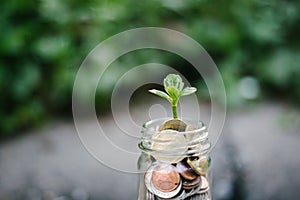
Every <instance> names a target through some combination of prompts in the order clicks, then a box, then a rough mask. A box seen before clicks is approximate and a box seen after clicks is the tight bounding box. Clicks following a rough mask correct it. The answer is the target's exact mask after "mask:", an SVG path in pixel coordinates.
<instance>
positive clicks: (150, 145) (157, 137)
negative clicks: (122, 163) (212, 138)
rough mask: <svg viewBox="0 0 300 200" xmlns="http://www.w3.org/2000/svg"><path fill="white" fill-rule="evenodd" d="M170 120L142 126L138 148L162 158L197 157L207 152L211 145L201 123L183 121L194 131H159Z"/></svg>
mask: <svg viewBox="0 0 300 200" xmlns="http://www.w3.org/2000/svg"><path fill="white" fill-rule="evenodd" d="M167 120H170V118H160V119H155V120H151V121H148V122H146V123H145V124H143V129H142V137H141V142H140V143H139V148H140V149H141V150H142V151H144V152H146V153H150V154H155V155H157V154H159V155H164V156H174V157H175V156H180V155H186V156H198V155H200V154H205V153H207V152H208V151H209V149H210V147H211V144H210V142H209V141H208V131H207V128H206V126H205V125H204V123H203V122H201V121H195V120H190V119H183V121H184V122H185V123H187V124H190V125H193V127H194V130H188V131H176V130H167V131H166V130H163V131H162V130H159V127H160V125H161V124H162V123H164V122H165V121H167Z"/></svg>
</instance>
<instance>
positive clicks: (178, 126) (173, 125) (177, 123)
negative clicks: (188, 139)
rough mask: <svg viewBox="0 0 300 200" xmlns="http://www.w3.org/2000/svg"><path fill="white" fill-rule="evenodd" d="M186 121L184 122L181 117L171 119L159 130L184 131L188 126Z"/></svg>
mask: <svg viewBox="0 0 300 200" xmlns="http://www.w3.org/2000/svg"><path fill="white" fill-rule="evenodd" d="M186 126H187V125H186V123H184V122H183V121H181V120H179V119H171V120H168V121H165V122H164V123H163V124H162V125H161V126H160V127H159V130H160V131H162V130H168V129H171V130H175V131H184V130H185V128H186Z"/></svg>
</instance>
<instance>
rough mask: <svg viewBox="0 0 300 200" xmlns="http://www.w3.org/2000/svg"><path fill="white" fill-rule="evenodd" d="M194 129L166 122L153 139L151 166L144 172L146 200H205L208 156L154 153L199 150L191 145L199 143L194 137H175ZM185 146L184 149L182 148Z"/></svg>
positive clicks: (173, 121)
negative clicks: (153, 150)
mask: <svg viewBox="0 0 300 200" xmlns="http://www.w3.org/2000/svg"><path fill="white" fill-rule="evenodd" d="M192 130H195V128H194V127H193V126H191V125H187V124H185V123H184V122H183V121H181V120H177V119H173V120H168V121H166V122H165V123H164V124H162V125H161V126H160V127H159V131H158V132H157V133H156V134H155V135H153V141H154V142H153V143H152V148H153V149H155V150H156V151H155V152H153V153H152V156H153V157H152V159H153V162H152V163H151V165H150V166H149V168H148V169H147V171H146V172H145V186H146V188H147V194H146V200H156V199H185V200H187V199H189V200H202V199H203V200H204V199H208V191H209V182H208V179H207V170H208V167H209V162H210V158H209V156H208V155H202V154H200V153H199V151H195V152H198V154H191V155H187V154H185V153H181V154H178V155H177V154H176V156H173V155H172V156H171V155H168V154H163V153H156V152H157V151H159V150H161V151H163V150H166V151H172V150H173V151H172V152H188V150H193V149H192V148H201V147H200V146H199V145H201V143H200V144H198V145H194V146H193V145H187V144H193V143H190V141H192V142H193V141H195V140H196V141H198V138H197V137H196V136H191V135H189V136H188V135H183V134H178V132H183V131H192ZM182 144H185V145H182Z"/></svg>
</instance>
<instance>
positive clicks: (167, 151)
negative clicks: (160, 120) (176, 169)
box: [151, 130, 187, 163]
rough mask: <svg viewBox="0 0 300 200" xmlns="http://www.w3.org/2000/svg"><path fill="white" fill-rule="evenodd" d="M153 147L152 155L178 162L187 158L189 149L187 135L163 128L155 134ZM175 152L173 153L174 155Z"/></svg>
mask: <svg viewBox="0 0 300 200" xmlns="http://www.w3.org/2000/svg"><path fill="white" fill-rule="evenodd" d="M152 141H153V142H152V144H151V149H153V153H152V156H153V157H154V158H155V159H156V160H159V161H162V162H166V163H177V162H179V161H181V160H182V159H184V158H185V156H186V155H185V154H184V152H185V151H186V150H187V145H185V142H184V141H185V137H184V136H183V135H182V134H180V133H179V132H178V131H174V130H163V131H160V132H157V133H156V134H154V135H153V138H152ZM172 154H173V155H172Z"/></svg>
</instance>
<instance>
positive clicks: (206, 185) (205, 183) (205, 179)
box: [200, 176, 209, 190]
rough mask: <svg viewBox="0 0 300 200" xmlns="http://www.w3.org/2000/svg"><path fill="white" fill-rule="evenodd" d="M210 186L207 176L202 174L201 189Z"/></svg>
mask: <svg viewBox="0 0 300 200" xmlns="http://www.w3.org/2000/svg"><path fill="white" fill-rule="evenodd" d="M208 187H209V183H208V180H207V178H206V177H205V176H201V188H200V190H205V189H207V188H208Z"/></svg>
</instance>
